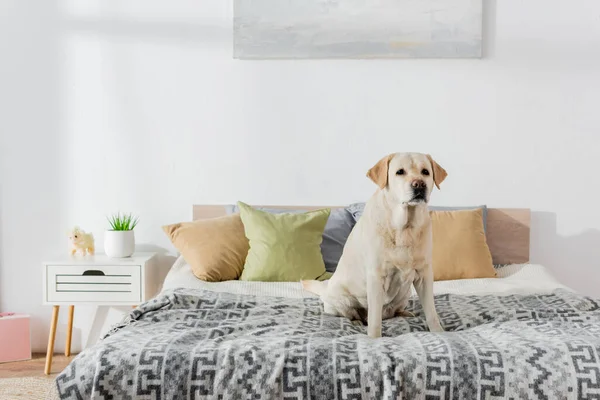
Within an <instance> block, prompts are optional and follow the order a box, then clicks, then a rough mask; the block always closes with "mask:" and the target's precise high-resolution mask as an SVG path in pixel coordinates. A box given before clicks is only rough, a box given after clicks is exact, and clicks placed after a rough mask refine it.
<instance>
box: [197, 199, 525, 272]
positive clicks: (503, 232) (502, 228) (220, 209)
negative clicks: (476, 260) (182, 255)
mask: <svg viewBox="0 0 600 400" xmlns="http://www.w3.org/2000/svg"><path fill="white" fill-rule="evenodd" d="M257 207H268V208H276V209H282V210H285V209H289V210H293V209H296V210H298V209H301V210H315V209H319V208H332V209H333V208H341V207H343V206H257ZM487 211H488V214H487V234H486V237H487V243H488V246H489V248H490V252H491V253H492V259H493V261H494V264H520V263H526V262H529V227H530V218H531V212H530V210H529V209H527V208H488V210H487ZM224 215H226V209H225V206H223V205H194V206H193V219H194V220H198V219H207V218H216V217H222V216H224Z"/></svg>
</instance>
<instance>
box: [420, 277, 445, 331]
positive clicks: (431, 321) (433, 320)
mask: <svg viewBox="0 0 600 400" xmlns="http://www.w3.org/2000/svg"><path fill="white" fill-rule="evenodd" d="M414 285H415V291H416V292H417V295H418V296H419V300H420V301H421V305H422V306H423V312H424V313H425V320H426V321H427V326H428V327H429V331H431V332H443V331H444V328H442V325H441V324H440V318H439V317H438V314H437V311H436V310H435V302H434V300H433V272H432V270H431V266H428V267H427V268H425V270H424V271H422V272H420V273H419V275H418V277H417V279H416V280H415V282H414Z"/></svg>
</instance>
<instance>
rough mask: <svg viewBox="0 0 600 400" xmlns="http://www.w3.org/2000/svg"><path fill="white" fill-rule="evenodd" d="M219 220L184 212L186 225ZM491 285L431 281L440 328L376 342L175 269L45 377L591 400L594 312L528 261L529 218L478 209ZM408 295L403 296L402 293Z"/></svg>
mask: <svg viewBox="0 0 600 400" xmlns="http://www.w3.org/2000/svg"><path fill="white" fill-rule="evenodd" d="M223 214H224V210H223V207H222V206H194V218H195V219H199V218H210V217H216V216H220V215H223ZM487 221H488V243H489V247H490V250H491V252H492V256H493V258H494V263H495V264H497V265H498V278H493V279H463V280H456V281H442V282H435V283H434V294H435V302H436V308H437V310H438V314H439V316H440V319H441V322H442V325H443V327H444V329H445V332H443V333H430V332H428V331H427V328H426V326H425V324H424V321H423V320H422V316H421V308H420V304H419V302H418V300H417V298H416V297H413V299H412V300H411V302H410V304H409V311H412V312H413V313H414V314H415V317H411V318H393V319H390V320H386V321H384V323H383V337H382V338H380V339H371V338H369V337H368V336H367V335H366V327H365V326H363V325H361V324H358V323H353V322H351V321H349V320H347V319H344V318H339V317H333V316H329V315H325V314H323V313H322V307H321V303H320V301H319V299H318V298H317V297H315V296H313V295H312V294H310V293H307V292H304V291H302V289H301V287H300V284H299V283H289V282H288V283H265V282H242V281H229V282H220V283H208V282H203V281H200V280H198V279H196V278H195V277H194V276H193V274H192V273H191V270H190V267H189V265H187V264H186V262H185V260H183V259H182V258H179V259H178V260H177V261H176V262H175V264H174V265H173V267H172V268H171V271H170V272H169V274H168V276H167V278H166V279H165V282H164V284H163V289H162V291H161V293H160V294H159V295H158V296H157V297H155V298H154V299H152V300H151V301H149V302H147V303H144V304H142V305H141V306H140V307H139V308H137V309H135V310H133V311H132V312H131V313H130V314H129V315H128V316H127V318H125V319H124V320H123V321H122V322H121V323H119V324H117V325H116V326H115V327H113V329H111V330H110V332H108V333H107V334H106V336H105V337H104V338H103V339H102V340H101V341H100V342H99V343H98V344H96V345H94V346H92V347H90V348H88V349H86V350H84V351H83V352H82V353H80V354H79V355H78V356H77V357H76V358H75V359H74V360H73V361H72V362H71V364H70V365H69V366H68V367H67V368H66V369H65V370H64V371H62V372H61V373H60V374H59V375H58V377H57V378H56V387H57V390H58V393H59V396H60V398H62V399H71V398H73V399H87V398H98V399H134V398H135V399H180V398H181V399H259V398H260V399H281V398H285V399H308V398H312V399H322V398H326V399H388V398H389V399H392V398H394V399H395V398H428V399H437V398H439V399H446V398H456V399H463V398H464V399H472V398H515V399H517V398H518V399H524V398H536V399H543V398H600V359H599V353H600V307H599V302H598V301H597V300H596V299H592V298H588V297H585V296H582V295H580V294H578V293H576V292H575V291H573V290H571V289H570V288H568V287H566V286H564V285H562V284H561V283H560V282H558V281H557V280H556V279H554V277H553V276H552V275H551V274H550V273H549V271H548V270H547V269H546V268H544V266H542V265H535V264H531V263H529V210H522V209H489V212H488V217H487ZM413 295H414V292H413Z"/></svg>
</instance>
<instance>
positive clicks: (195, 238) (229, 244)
mask: <svg viewBox="0 0 600 400" xmlns="http://www.w3.org/2000/svg"><path fill="white" fill-rule="evenodd" d="M163 230H164V231H165V233H166V234H167V236H169V238H170V239H171V242H172V243H173V245H174V246H175V247H176V248H177V250H179V252H180V253H181V255H182V256H183V258H184V259H185V261H186V262H187V263H188V264H190V266H191V267H192V272H193V273H194V275H196V277H197V278H199V279H202V280H203V281H207V282H221V281H227V280H232V279H238V278H239V277H240V275H241V274H242V270H243V269H244V262H245V261H246V256H247V255H248V249H249V248H250V246H249V244H248V239H247V238H246V235H245V233H244V224H242V220H241V218H240V216H239V214H234V215H228V216H226V217H219V218H212V219H205V220H199V221H194V222H181V223H178V224H172V225H166V226H163Z"/></svg>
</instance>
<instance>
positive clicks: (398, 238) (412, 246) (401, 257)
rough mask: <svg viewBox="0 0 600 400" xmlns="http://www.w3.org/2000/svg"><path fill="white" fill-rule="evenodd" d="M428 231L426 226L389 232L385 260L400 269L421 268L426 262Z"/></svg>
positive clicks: (385, 247) (385, 245)
mask: <svg viewBox="0 0 600 400" xmlns="http://www.w3.org/2000/svg"><path fill="white" fill-rule="evenodd" d="M427 232H428V231H427V229H425V228H421V229H415V228H407V229H401V230H398V231H395V232H389V234H388V235H387V239H386V242H385V243H384V250H383V252H384V254H383V256H384V262H385V263H386V264H391V265H392V266H393V267H395V268H398V269H417V270H418V269H421V268H422V267H423V266H424V265H425V262H426V259H425V249H426V248H427V243H426V240H427V235H426V234H427Z"/></svg>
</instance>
